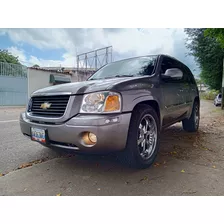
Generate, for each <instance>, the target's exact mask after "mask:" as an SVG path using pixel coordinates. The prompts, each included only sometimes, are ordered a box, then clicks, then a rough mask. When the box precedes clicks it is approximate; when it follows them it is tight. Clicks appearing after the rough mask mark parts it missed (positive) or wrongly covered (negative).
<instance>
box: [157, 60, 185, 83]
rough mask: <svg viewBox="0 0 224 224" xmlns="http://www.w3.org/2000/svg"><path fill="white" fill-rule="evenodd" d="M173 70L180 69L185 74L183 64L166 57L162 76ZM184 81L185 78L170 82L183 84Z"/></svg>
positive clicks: (163, 61) (162, 65) (162, 67)
mask: <svg viewBox="0 0 224 224" xmlns="http://www.w3.org/2000/svg"><path fill="white" fill-rule="evenodd" d="M171 68H178V69H180V70H181V71H182V72H183V67H182V64H181V63H179V62H178V61H176V60H174V59H172V58H168V57H164V58H163V60H162V64H161V74H165V72H166V70H167V69H171ZM183 74H184V72H183ZM183 80H184V77H183V79H181V80H175V81H174V80H170V82H183Z"/></svg>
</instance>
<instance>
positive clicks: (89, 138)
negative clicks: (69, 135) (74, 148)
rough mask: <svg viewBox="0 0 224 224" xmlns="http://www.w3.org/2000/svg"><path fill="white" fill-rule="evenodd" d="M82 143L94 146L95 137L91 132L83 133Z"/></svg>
mask: <svg viewBox="0 0 224 224" xmlns="http://www.w3.org/2000/svg"><path fill="white" fill-rule="evenodd" d="M82 141H83V143H84V144H85V145H90V146H91V145H95V144H96V142H97V137H96V135H95V134H93V133H91V132H85V133H83V135H82Z"/></svg>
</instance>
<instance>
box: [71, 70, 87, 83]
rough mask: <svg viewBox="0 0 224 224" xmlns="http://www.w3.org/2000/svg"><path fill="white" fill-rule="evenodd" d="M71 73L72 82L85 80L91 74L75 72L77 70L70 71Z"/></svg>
mask: <svg viewBox="0 0 224 224" xmlns="http://www.w3.org/2000/svg"><path fill="white" fill-rule="evenodd" d="M71 74H72V77H71V79H72V82H81V81H85V80H87V79H88V78H89V77H90V76H91V74H85V73H83V72H77V71H76V72H72V73H71Z"/></svg>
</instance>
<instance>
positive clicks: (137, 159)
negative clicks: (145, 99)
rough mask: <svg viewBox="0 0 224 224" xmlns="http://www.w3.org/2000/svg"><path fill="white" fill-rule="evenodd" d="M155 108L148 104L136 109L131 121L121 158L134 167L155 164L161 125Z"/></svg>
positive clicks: (142, 167)
mask: <svg viewBox="0 0 224 224" xmlns="http://www.w3.org/2000/svg"><path fill="white" fill-rule="evenodd" d="M159 123H160V122H159V118H158V115H157V113H156V112H155V110H154V109H153V108H152V107H151V106H148V105H145V104H144V105H139V106H137V108H135V109H134V111H133V113H132V118H131V122H130V127H129V132H128V139H127V144H126V149H125V150H124V151H123V152H122V153H121V155H120V158H121V159H122V161H123V162H124V163H126V164H127V165H128V166H130V167H134V168H141V169H144V168H147V167H149V166H150V165H152V164H153V162H154V160H155V158H156V156H157V154H158V150H159V138H160V125H159Z"/></svg>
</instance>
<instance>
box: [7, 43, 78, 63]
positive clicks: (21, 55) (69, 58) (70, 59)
mask: <svg viewBox="0 0 224 224" xmlns="http://www.w3.org/2000/svg"><path fill="white" fill-rule="evenodd" d="M7 50H8V51H9V52H10V53H12V54H13V55H15V56H18V59H19V61H20V62H21V63H22V64H24V65H26V66H33V65H35V64H37V65H39V66H41V67H48V66H49V67H50V66H51V67H52V66H55V67H57V66H65V67H69V66H75V62H76V57H75V56H74V55H71V54H69V53H65V54H64V55H63V56H62V58H63V60H45V59H42V58H37V57H36V56H33V55H30V56H29V57H26V56H25V52H24V51H23V49H19V48H17V47H10V48H8V49H7Z"/></svg>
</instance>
